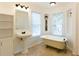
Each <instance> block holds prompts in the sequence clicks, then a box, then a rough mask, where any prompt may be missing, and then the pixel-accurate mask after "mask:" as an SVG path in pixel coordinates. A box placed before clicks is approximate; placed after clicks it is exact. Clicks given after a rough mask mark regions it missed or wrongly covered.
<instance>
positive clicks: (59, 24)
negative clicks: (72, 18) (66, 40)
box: [52, 13, 64, 36]
mask: <svg viewBox="0 0 79 59" xmlns="http://www.w3.org/2000/svg"><path fill="white" fill-rule="evenodd" d="M52 20H53V22H52V31H53V32H52V33H53V35H58V36H62V35H63V21H64V13H56V14H54V15H53V19H52Z"/></svg>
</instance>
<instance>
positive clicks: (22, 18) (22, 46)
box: [14, 9, 32, 55]
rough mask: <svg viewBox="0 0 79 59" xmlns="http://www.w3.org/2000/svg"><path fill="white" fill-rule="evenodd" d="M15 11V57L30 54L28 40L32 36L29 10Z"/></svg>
mask: <svg viewBox="0 0 79 59" xmlns="http://www.w3.org/2000/svg"><path fill="white" fill-rule="evenodd" d="M15 11H16V13H15V30H14V31H15V35H14V36H15V39H14V55H16V54H17V53H19V52H21V53H27V52H28V43H29V42H28V40H30V37H31V36H32V34H31V31H30V30H29V16H28V10H25V11H24V10H21V9H16V10H15Z"/></svg>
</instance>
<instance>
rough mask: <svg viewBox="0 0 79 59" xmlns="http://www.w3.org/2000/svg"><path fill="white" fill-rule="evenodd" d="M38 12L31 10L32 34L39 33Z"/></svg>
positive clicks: (37, 34)
mask: <svg viewBox="0 0 79 59" xmlns="http://www.w3.org/2000/svg"><path fill="white" fill-rule="evenodd" d="M40 17H41V16H40V14H39V13H37V12H32V36H39V35H40V24H41V23H40V21H41V20H40Z"/></svg>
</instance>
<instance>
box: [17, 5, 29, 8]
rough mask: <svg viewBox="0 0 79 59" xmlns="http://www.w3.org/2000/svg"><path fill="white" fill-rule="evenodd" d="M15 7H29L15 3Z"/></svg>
mask: <svg viewBox="0 0 79 59" xmlns="http://www.w3.org/2000/svg"><path fill="white" fill-rule="evenodd" d="M16 7H20V8H25V9H28V8H29V7H26V6H25V5H20V4H16Z"/></svg>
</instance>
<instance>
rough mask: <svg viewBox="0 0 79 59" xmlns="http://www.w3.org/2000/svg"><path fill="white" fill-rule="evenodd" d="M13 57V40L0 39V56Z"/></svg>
mask: <svg viewBox="0 0 79 59" xmlns="http://www.w3.org/2000/svg"><path fill="white" fill-rule="evenodd" d="M11 55H13V39H12V38H6V39H0V56H11Z"/></svg>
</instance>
